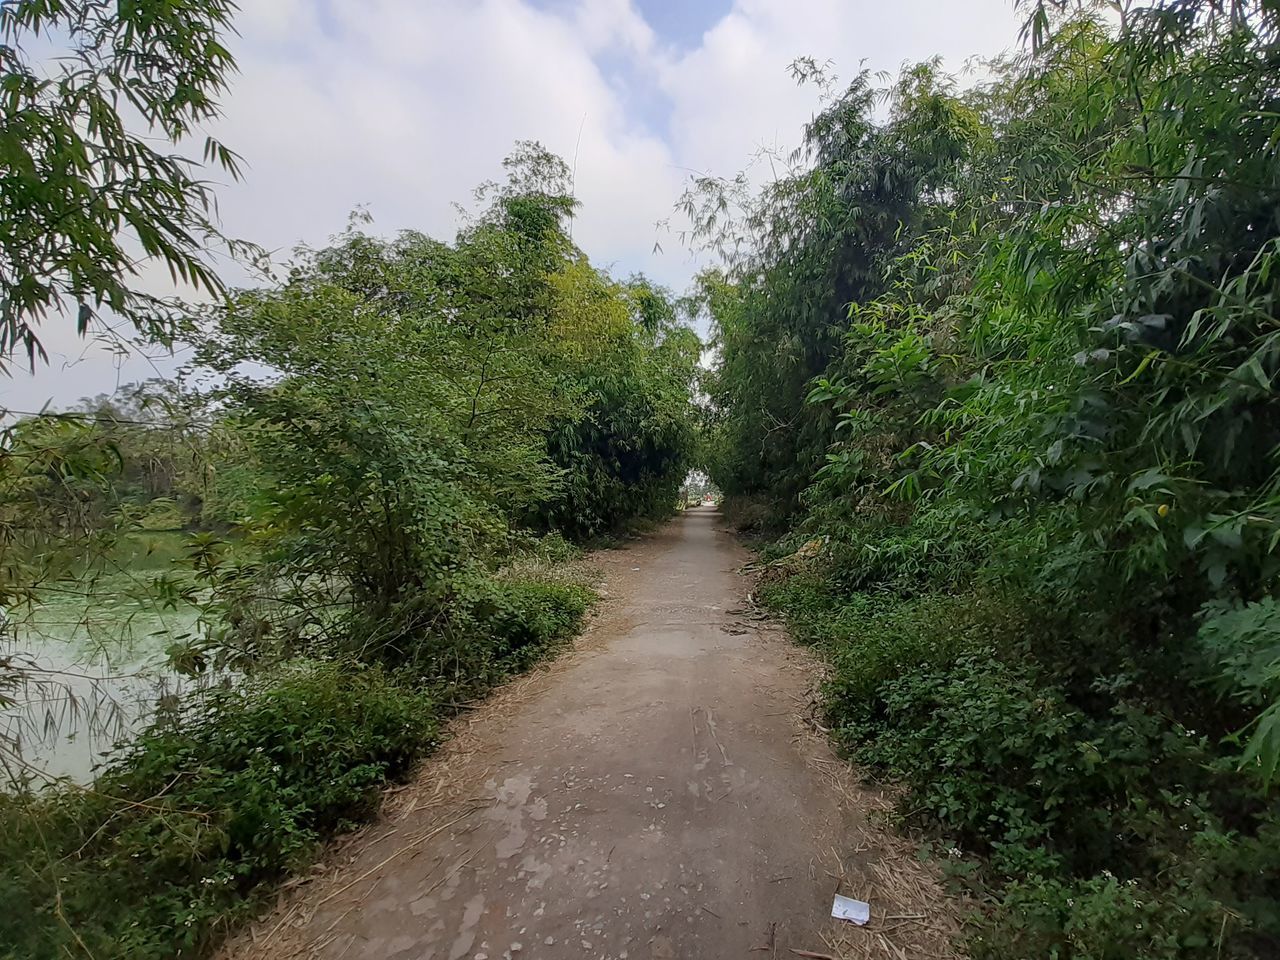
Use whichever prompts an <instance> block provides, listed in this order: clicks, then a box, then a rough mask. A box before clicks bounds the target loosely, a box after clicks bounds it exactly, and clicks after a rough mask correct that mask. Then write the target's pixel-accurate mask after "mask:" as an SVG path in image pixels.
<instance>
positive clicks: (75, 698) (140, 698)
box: [0, 590, 196, 788]
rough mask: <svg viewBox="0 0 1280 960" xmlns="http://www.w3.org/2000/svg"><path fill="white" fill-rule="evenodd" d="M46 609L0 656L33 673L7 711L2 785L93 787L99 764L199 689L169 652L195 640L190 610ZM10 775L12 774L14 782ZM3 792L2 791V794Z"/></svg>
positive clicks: (0, 726)
mask: <svg viewBox="0 0 1280 960" xmlns="http://www.w3.org/2000/svg"><path fill="white" fill-rule="evenodd" d="M101 593H102V596H100V597H99V598H95V599H93V600H92V601H86V600H85V599H83V598H78V599H75V600H66V601H60V602H57V603H50V604H46V605H44V606H42V607H41V608H39V609H38V610H36V611H35V612H34V613H33V614H32V615H31V616H29V617H26V618H24V619H23V620H21V621H18V622H16V623H14V624H11V625H10V627H9V629H8V630H6V631H5V634H4V636H3V639H0V657H3V656H9V657H11V658H12V659H13V661H14V663H15V664H20V665H22V666H25V667H26V668H27V670H26V673H27V675H28V676H27V680H26V682H25V683H23V684H22V685H21V686H19V687H18V688H16V689H12V690H8V691H6V693H7V695H8V697H9V698H10V699H12V700H14V701H15V703H14V705H13V706H10V707H8V708H4V709H0V738H3V739H2V740H0V761H3V763H0V776H4V777H5V779H6V780H7V779H9V778H10V777H11V776H12V775H14V774H19V773H23V774H27V775H31V776H33V777H34V779H35V780H36V781H37V782H39V781H41V780H46V779H48V778H57V777H66V778H69V779H71V780H73V781H75V782H77V783H88V782H89V781H91V780H92V779H93V769H94V767H95V765H97V764H99V763H101V762H102V760H103V759H104V758H105V757H106V756H107V755H108V754H109V753H110V752H111V750H112V749H113V748H114V747H115V746H116V745H117V744H119V743H125V742H128V741H129V740H130V739H131V738H132V737H134V736H136V734H137V733H138V732H139V731H140V730H141V729H142V728H143V727H144V726H145V725H146V723H147V722H148V721H149V720H150V719H151V717H152V716H153V715H154V713H155V710H156V708H157V706H158V705H159V704H160V703H162V702H164V700H165V698H170V697H175V696H178V695H180V694H182V693H183V692H184V690H185V688H188V687H191V686H193V685H194V683H195V681H192V680H190V679H189V678H186V677H182V676H180V675H178V674H176V673H175V672H174V671H173V670H171V669H170V668H169V667H168V665H167V659H166V656H165V651H166V649H167V648H168V647H169V645H170V644H171V643H173V642H174V640H175V639H177V638H178V637H180V636H182V635H183V634H184V633H187V632H188V631H190V630H191V629H192V628H193V626H194V624H195V620H196V612H195V610H194V609H192V608H184V609H181V610H178V611H172V610H163V611H162V610H159V609H157V608H155V606H154V605H148V604H145V603H140V602H137V601H133V600H129V599H126V598H124V597H121V596H119V595H113V594H112V593H111V592H110V591H107V590H104V591H101ZM4 766H8V767H9V768H10V772H9V773H8V774H7V775H6V773H5V770H4V769H3V768H4ZM0 788H2V787H0Z"/></svg>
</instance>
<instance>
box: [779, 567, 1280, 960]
mask: <svg viewBox="0 0 1280 960" xmlns="http://www.w3.org/2000/svg"><path fill="white" fill-rule="evenodd" d="M839 581H840V574H839V572H838V571H830V570H826V571H824V572H823V575H822V576H819V575H817V574H816V573H814V572H806V573H800V574H797V575H794V576H791V577H789V578H787V579H784V580H783V581H781V582H779V583H775V584H772V585H770V586H768V587H767V588H765V589H764V590H763V591H762V596H763V599H764V600H765V601H766V602H767V603H769V604H770V605H772V606H774V607H776V608H778V609H780V610H782V611H784V612H785V614H786V616H787V619H788V623H789V624H790V626H791V629H792V631H793V633H794V634H795V635H796V636H797V638H798V639H801V640H802V641H806V642H810V643H814V644H816V645H817V646H819V647H820V648H821V649H822V650H823V651H824V652H825V653H826V654H827V656H828V658H829V663H830V673H829V676H828V678H827V681H826V683H825V687H824V692H825V702H826V712H827V716H828V717H829V719H830V721H831V723H832V725H833V726H834V727H835V735H836V737H837V740H838V742H839V743H840V745H841V746H842V747H843V748H844V749H845V750H846V751H847V752H848V753H849V754H850V755H851V756H852V757H853V758H854V759H855V760H856V761H858V762H859V763H861V764H863V765H864V766H865V767H867V768H868V769H872V770H877V771H880V772H882V773H884V774H887V775H888V776H889V777H891V778H892V779H894V780H896V781H898V782H900V783H902V784H903V785H904V787H905V788H906V792H905V793H904V795H903V799H902V804H901V806H902V809H903V810H904V811H907V812H908V814H909V818H910V819H911V820H912V821H913V822H914V823H915V824H917V825H919V826H923V827H925V828H926V829H928V830H930V831H932V832H935V833H938V834H941V835H942V836H945V837H947V838H949V842H952V843H957V844H960V845H962V846H963V847H966V848H968V849H970V850H974V851H977V852H979V853H981V854H983V855H984V862H985V867H984V870H983V871H982V873H981V876H982V877H983V882H984V883H985V886H986V887H987V892H988V894H989V897H990V900H991V902H992V903H993V904H994V906H993V907H992V909H991V910H989V911H988V912H987V914H986V915H985V916H984V917H983V918H982V919H981V920H980V921H979V923H978V927H977V928H978V929H979V930H980V933H979V934H978V935H977V936H976V937H975V938H974V939H973V941H972V944H971V946H972V949H973V952H974V955H975V956H976V957H981V958H993V960H994V958H1015V957H1016V958H1024V957H1058V958H1062V960H1065V958H1075V960H1112V958H1115V960H1120V958H1126V960H1127V958H1131V957H1139V958H1145V960H1164V958H1172V957H1205V958H1209V957H1217V956H1218V955H1219V954H1218V950H1219V941H1220V940H1221V941H1222V951H1223V952H1222V953H1221V956H1235V957H1260V956H1266V955H1268V953H1267V951H1268V950H1269V949H1271V947H1272V946H1273V945H1274V944H1275V943H1276V942H1277V941H1276V939H1275V938H1276V937H1277V935H1280V921H1278V920H1277V919H1276V914H1275V910H1274V903H1275V901H1276V899H1277V895H1280V845H1277V844H1276V843H1275V842H1274V841H1275V839H1276V835H1277V831H1278V830H1280V827H1278V826H1277V824H1278V823H1280V818H1278V817H1277V812H1278V811H1277V810H1276V809H1275V804H1274V801H1273V802H1271V803H1270V804H1268V802H1267V801H1266V800H1265V796H1264V794H1262V793H1261V792H1259V791H1258V790H1257V789H1256V787H1254V786H1253V785H1252V784H1251V782H1250V781H1249V780H1248V779H1247V778H1245V777H1242V776H1241V775H1240V774H1238V773H1237V772H1236V770H1235V768H1234V764H1233V762H1232V760H1231V758H1230V755H1229V753H1228V752H1226V751H1224V750H1223V749H1222V748H1221V747H1219V746H1218V745H1217V744H1216V743H1215V742H1214V740H1213V739H1211V738H1210V737H1208V736H1205V735H1203V734H1198V733H1195V732H1193V731H1192V730H1189V729H1188V728H1187V727H1185V726H1183V725H1182V724H1181V723H1179V722H1178V721H1177V720H1176V719H1175V718H1173V717H1171V716H1170V715H1169V714H1168V713H1167V712H1166V709H1165V704H1166V703H1167V702H1169V701H1170V700H1171V699H1172V696H1171V695H1169V694H1168V693H1167V692H1166V695H1164V696H1160V697H1158V698H1157V697H1153V696H1151V695H1149V694H1147V693H1146V692H1145V691H1146V688H1145V687H1143V686H1142V685H1140V684H1137V683H1135V680H1134V678H1133V677H1132V676H1125V675H1121V674H1108V673H1105V672H1101V671H1100V670H1099V668H1098V663H1099V661H1098V660H1097V655H1096V652H1095V651H1094V648H1095V647H1099V648H1105V647H1106V646H1107V640H1106V637H1105V636H1102V637H1094V638H1090V640H1089V642H1087V643H1086V642H1083V641H1080V642H1078V643H1077V647H1076V649H1077V656H1078V657H1091V658H1094V659H1091V660H1089V661H1087V662H1082V663H1080V664H1078V665H1077V666H1076V668H1075V669H1074V671H1070V672H1069V671H1064V670H1063V669H1062V668H1061V666H1060V665H1059V664H1057V663H1056V661H1057V660H1058V659H1060V658H1062V657H1063V656H1064V655H1065V654H1064V647H1065V646H1066V645H1067V643H1068V641H1069V640H1070V638H1071V637H1072V635H1073V634H1072V630H1078V629H1079V625H1080V624H1079V623H1078V622H1077V621H1075V620H1073V619H1072V618H1071V617H1070V616H1055V615H1054V614H1053V611H1052V610H1051V608H1048V607H1046V606H1043V605H1042V606H1039V607H1037V606H1034V605H1033V601H1032V599H1031V598H1030V597H1028V596H1020V595H1018V594H1016V593H1011V592H1009V591H998V590H994V589H992V588H981V589H978V588H973V589H971V590H970V591H968V592H965V593H961V594H957V595H938V594H930V595H924V596H917V597H907V598H902V597H899V596H896V595H894V594H890V593H855V594H852V595H842V592H841V588H840V587H837V586H835V585H834V583H836V582H839ZM1038 602H1040V603H1043V601H1038ZM1117 662H1120V661H1119V660H1117ZM1050 663H1052V664H1053V665H1052V666H1050V665H1049V664H1050ZM1090 675H1091V676H1092V682H1091V683H1089V684H1087V685H1086V684H1083V682H1082V678H1084V677H1086V676H1090ZM1067 681H1069V682H1067ZM1180 682H1181V681H1180Z"/></svg>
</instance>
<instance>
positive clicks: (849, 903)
mask: <svg viewBox="0 0 1280 960" xmlns="http://www.w3.org/2000/svg"><path fill="white" fill-rule="evenodd" d="M831 915H832V916H833V917H835V918H836V919H837V920H848V921H849V922H850V923H856V924H857V925H858V926H862V925H863V924H865V923H866V922H867V921H868V920H870V919H871V904H869V903H863V902H862V901H861V900H854V899H852V898H850V897H842V896H840V895H839V894H836V899H835V902H834V903H833V904H831Z"/></svg>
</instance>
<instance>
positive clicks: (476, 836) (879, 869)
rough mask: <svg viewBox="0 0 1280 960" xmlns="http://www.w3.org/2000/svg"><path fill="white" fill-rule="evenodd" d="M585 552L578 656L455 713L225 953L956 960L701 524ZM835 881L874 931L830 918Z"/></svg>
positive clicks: (407, 958)
mask: <svg viewBox="0 0 1280 960" xmlns="http://www.w3.org/2000/svg"><path fill="white" fill-rule="evenodd" d="M595 559H596V561H597V562H598V563H599V564H600V566H601V567H602V568H603V571H604V578H603V582H602V585H601V589H602V592H603V593H604V595H605V598H606V599H605V603H604V605H603V610H602V612H601V613H600V614H599V615H598V617H597V618H596V620H595V622H594V623H593V625H592V627H591V629H590V630H589V632H588V634H587V636H586V637H584V638H583V640H582V641H580V643H579V647H578V649H577V650H576V651H575V652H574V653H572V654H570V655H569V656H567V657H565V658H562V659H561V660H559V661H557V662H556V663H555V664H553V665H552V666H551V667H550V668H549V669H547V670H543V671H539V672H537V673H535V674H534V675H533V676H531V677H529V678H527V679H525V680H523V681H520V682H518V683H517V684H514V685H512V686H511V687H510V688H508V689H507V690H506V691H505V692H504V693H500V694H499V695H498V696H497V697H496V698H494V700H492V701H491V702H490V703H489V704H486V705H485V707H483V708H482V709H481V710H479V711H477V712H476V713H475V714H473V715H471V716H470V718H469V721H468V722H466V723H464V724H462V725H461V729H460V730H459V731H458V736H457V737H456V738H455V739H454V740H453V741H451V743H450V744H449V745H448V746H447V747H446V748H445V749H444V750H443V751H442V753H441V754H440V755H439V756H438V758H437V759H434V760H432V761H429V762H428V763H427V764H425V765H424V767H423V768H422V770H421V771H420V772H419V774H418V776H417V777H416V779H415V781H414V782H413V783H411V784H410V785H409V786H408V787H406V788H404V789H402V790H401V791H400V792H399V793H398V794H396V795H395V796H393V797H392V798H391V799H390V800H389V801H388V803H387V805H386V809H385V810H384V814H383V818H382V820H381V821H380V822H379V823H377V824H375V825H374V826H372V827H370V828H369V829H367V830H366V831H364V832H363V833H362V834H361V835H359V836H357V837H355V838H353V839H351V840H349V841H348V842H347V843H346V844H345V845H343V846H340V847H339V848H338V849H336V850H335V851H334V853H333V854H332V855H331V856H330V857H329V858H328V860H327V861H326V863H325V864H324V865H323V866H322V868H320V869H318V870H317V871H315V872H314V873H313V875H312V876H310V877H309V878H305V879H304V881H303V882H301V883H299V884H297V885H296V886H295V887H294V888H293V889H292V890H291V891H290V892H289V893H288V894H287V895H286V896H285V897H283V898H282V902H281V904H280V906H279V908H278V909H277V910H276V911H275V912H274V913H273V914H272V915H270V916H268V917H266V918H265V919H264V920H263V921H262V922H260V923H259V924H257V925H256V926H255V927H254V928H253V929H252V930H251V931H249V933H248V934H246V935H245V936H243V937H241V938H238V939H237V940H236V941H235V942H234V943H233V944H231V945H229V947H228V949H227V950H226V951H225V952H226V954H227V955H229V956H234V957H236V958H267V957H270V958H272V960H280V958H289V957H317V958H331V960H339V958H343V960H355V958H369V960H399V958H404V960H464V958H470V960H499V958H502V960H521V958H549V960H559V958H574V960H579V958H582V960H594V958H601V960H605V958H607V960H632V958H634V960H651V958H652V960H658V958H673V960H674V958H679V960H702V958H706V960H715V958H722V957H733V958H743V960H749V958H762V960H773V958H775V957H785V958H787V960H791V958H792V957H795V956H797V955H803V956H813V955H819V956H821V955H830V956H832V957H846V956H855V957H863V956H865V957H871V956H876V957H885V958H894V957H900V958H911V960H915V958H917V957H930V958H948V957H952V956H954V953H953V952H952V949H951V947H950V946H949V939H950V937H951V936H952V935H953V934H954V932H955V921H954V919H953V918H952V916H951V914H950V909H951V908H949V907H948V906H947V905H946V902H945V898H944V897H942V896H941V894H940V893H939V892H938V889H937V886H936V883H935V881H934V877H933V873H932V872H931V871H930V868H929V867H927V866H926V865H923V864H921V863H919V862H918V861H917V860H916V859H915V858H914V857H913V856H912V850H911V849H910V847H909V846H908V845H907V844H905V843H904V842H903V841H901V840H898V839H895V838H893V837H892V836H891V835H890V834H889V833H887V831H886V829H885V828H884V827H883V826H882V825H881V824H880V822H879V819H878V818H876V817H874V816H873V814H874V813H876V812H878V811H882V810H883V809H884V808H885V806H886V801H885V798H884V797H883V796H881V795H879V794H877V793H874V792H869V791H866V790H864V789H862V788H859V787H857V786H855V785H854V784H853V783H852V781H851V778H850V777H849V776H848V775H847V772H846V769H845V765H844V764H842V763H841V762H840V761H838V760H836V758H834V757H833V756H832V754H831V753H830V750H829V748H828V747H827V745H826V743H825V738H823V737H821V736H819V735H816V734H815V733H813V731H812V729H811V728H810V727H808V726H807V725H806V723H805V719H804V717H805V715H806V714H807V713H808V712H809V709H810V703H811V696H812V694H811V691H812V687H813V683H814V680H815V677H816V675H817V665H816V664H815V663H814V662H813V660H812V659H811V657H810V656H809V655H808V654H807V653H806V652H805V651H802V650H800V649H798V648H796V647H794V646H792V645H791V644H790V643H789V642H788V641H787V639H786V637H785V636H783V635H782V634H781V632H780V631H779V630H778V629H777V628H776V627H772V626H770V625H768V624H767V623H765V622H764V621H763V620H762V619H761V618H760V617H759V616H758V615H757V614H754V613H753V612H752V611H751V610H749V609H746V608H745V604H746V596H747V593H748V591H749V590H750V589H751V582H750V579H749V578H747V577H744V576H743V575H741V574H740V573H739V568H740V567H741V566H742V564H743V563H744V562H746V561H747V560H748V559H749V558H748V556H747V555H746V553H745V552H744V551H743V550H742V548H741V547H739V546H738V545H737V544H736V542H735V541H734V539H733V537H732V536H731V535H730V534H728V533H726V532H724V531H723V530H721V529H720V518H719V515H718V514H717V513H716V511H715V510H714V509H712V508H708V507H702V508H696V509H694V510H690V511H688V512H686V513H685V514H684V515H683V516H682V517H680V518H678V519H677V520H675V521H673V522H672V523H671V524H669V525H668V526H666V527H664V528H663V529H662V530H660V531H659V532H658V533H656V534H654V535H652V536H651V537H648V538H646V539H644V540H642V541H639V542H637V543H635V544H633V545H631V546H628V547H626V548H624V549H620V550H612V551H604V552H602V553H600V554H597V555H596V557H595ZM837 888H838V889H839V891H840V892H841V893H842V894H844V895H846V896H852V897H857V898H859V899H864V900H868V901H869V902H870V903H871V904H872V910H873V914H872V922H871V923H870V924H868V925H867V926H866V927H864V928H855V927H852V926H851V925H849V924H846V923H841V922H839V921H834V920H832V919H831V918H830V911H831V904H832V895H833V894H834V893H835V892H836V891H837ZM798 951H808V953H798Z"/></svg>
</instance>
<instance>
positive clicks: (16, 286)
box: [0, 0, 251, 365]
mask: <svg viewBox="0 0 1280 960" xmlns="http://www.w3.org/2000/svg"><path fill="white" fill-rule="evenodd" d="M235 10H236V4H235V3H234V2H233V0H163V2H160V0H121V2H120V3H118V4H116V3H107V2H104V0H5V2H4V3H0V364H7V363H8V362H9V361H10V359H11V357H12V356H13V355H14V354H15V353H17V352H18V351H23V352H25V353H26V355H27V361H28V363H30V364H32V365H34V364H35V362H36V360H37V358H39V359H41V360H45V359H47V355H46V354H45V351H44V348H43V347H42V346H41V343H40V339H39V336H38V334H37V327H38V326H39V325H40V323H41V322H42V321H43V320H44V319H45V318H46V317H47V315H49V314H50V313H65V312H67V311H68V310H69V309H74V310H75V312H76V324H77V329H78V330H79V332H80V333H81V334H83V333H84V332H85V331H86V330H87V329H88V327H89V325H90V323H91V322H92V321H93V320H94V319H95V317H97V316H98V314H99V311H101V310H104V309H106V310H110V311H111V312H112V313H114V314H115V315H117V316H119V317H123V318H124V319H125V320H126V321H128V323H130V324H131V325H132V326H133V327H134V328H135V329H136V330H137V331H139V332H140V333H142V334H143V335H144V336H146V337H147V338H149V339H151V340H157V341H164V340H166V339H167V338H168V337H169V335H170V334H171V333H172V331H173V329H174V325H175V321H176V318H177V316H178V313H177V311H176V310H175V309H173V305H172V304H171V303H169V302H167V301H166V300H165V299H163V298H161V297H158V296H156V295H153V294H150V293H147V292H144V291H143V290H142V289H141V287H140V285H139V283H138V267H139V266H140V263H141V262H144V261H159V262H162V263H163V264H164V265H165V266H166V267H167V268H168V270H169V273H170V275H171V276H172V278H173V280H174V282H175V284H176V283H178V282H179V281H182V282H183V283H185V284H187V285H189V286H191V287H194V288H195V289H197V290H203V291H206V292H210V293H218V292H221V290H222V284H221V282H220V281H219V279H218V277H217V275H216V273H215V272H214V270H213V268H212V266H211V265H210V262H209V258H208V255H207V250H208V248H209V247H210V245H214V244H223V245H226V246H228V248H229V249H230V251H231V252H233V253H247V252H248V251H249V250H250V249H251V248H250V247H249V246H248V245H246V244H240V243H235V242H231V241H227V240H226V239H225V238H224V237H222V235H221V233H220V231H219V228H218V226H217V224H216V220H215V209H214V195H213V191H212V188H211V185H210V184H209V183H207V182H205V181H202V180H200V179H197V171H198V170H199V167H200V164H198V163H196V162H194V161H192V160H191V159H189V158H187V157H184V156H181V155H178V154H172V153H164V152H162V151H161V150H158V149H156V148H155V147H154V146H153V145H152V144H153V143H154V138H155V137H156V136H157V135H158V136H159V137H161V138H163V139H164V140H165V141H167V142H168V143H169V144H170V145H177V144H179V143H181V142H183V141H185V140H187V139H188V138H189V137H190V136H192V135H193V134H194V132H195V130H196V128H197V127H198V126H199V125H200V124H201V123H204V122H207V121H209V120H211V119H213V118H215V117H217V116H218V112H219V111H218V104H217V100H216V99H215V98H216V97H217V96H218V95H219V94H221V93H222V92H224V91H225V90H226V86H227V80H228V78H229V77H230V75H231V74H232V73H233V72H234V70H235V62H234V60H233V59H232V56H231V54H230V52H229V51H228V50H227V49H226V47H224V46H223V45H222V37H223V36H224V34H225V33H226V32H227V31H228V30H230V29H231V18H232V15H233V14H234V12H235ZM56 40H62V41H64V42H65V44H66V46H67V47H68V48H69V49H68V50H67V51H66V52H65V53H64V55H62V56H60V57H56V58H55V57H53V56H51V55H48V54H47V53H46V49H45V48H46V47H47V46H48V45H50V44H51V43H53V42H55V41H56ZM28 46H30V47H33V48H36V49H38V50H39V54H35V53H33V52H32V51H31V50H28V49H27V48H28ZM135 128H137V129H135ZM204 160H205V162H208V163H212V164H214V165H215V166H216V167H218V168H220V169H222V170H224V171H225V172H226V173H228V174H230V175H231V176H232V177H238V176H239V168H238V163H237V157H236V155H235V154H234V153H232V152H231V151H230V150H228V149H227V148H226V147H225V146H224V145H223V144H221V143H219V142H218V141H217V140H215V139H213V138H212V137H206V139H205V142H204Z"/></svg>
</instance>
